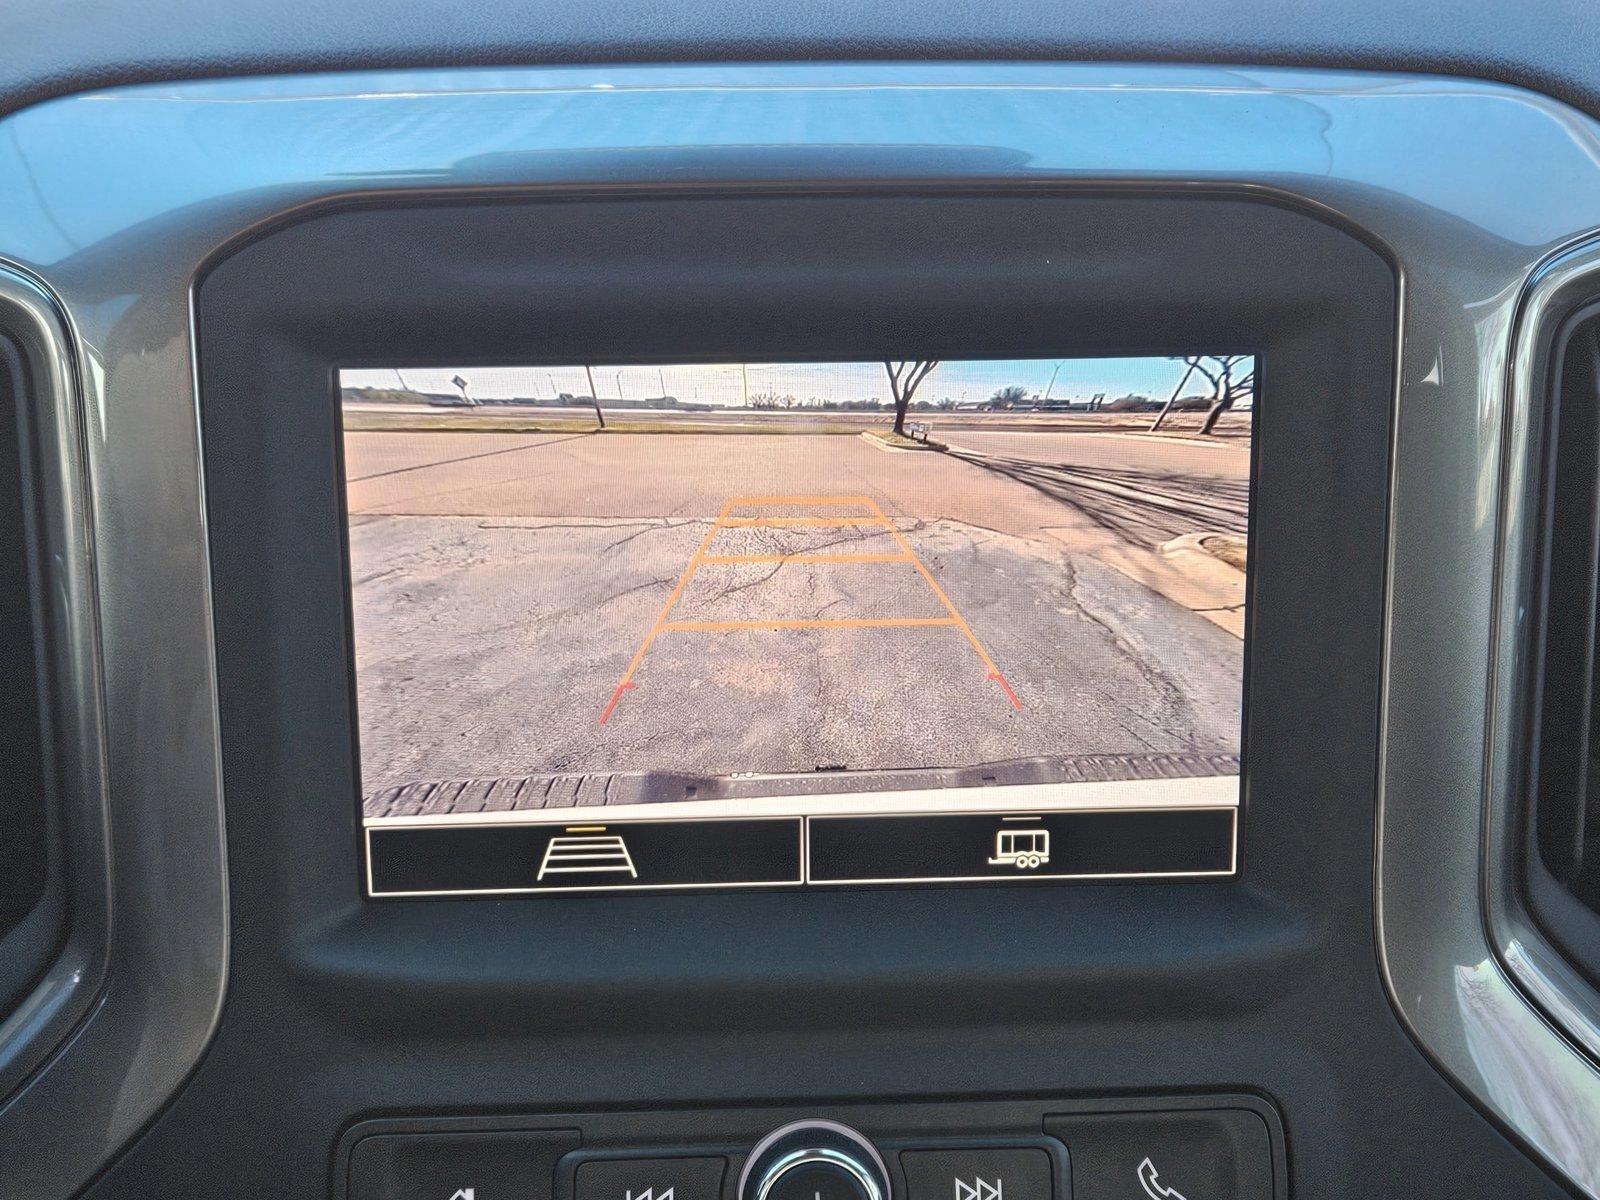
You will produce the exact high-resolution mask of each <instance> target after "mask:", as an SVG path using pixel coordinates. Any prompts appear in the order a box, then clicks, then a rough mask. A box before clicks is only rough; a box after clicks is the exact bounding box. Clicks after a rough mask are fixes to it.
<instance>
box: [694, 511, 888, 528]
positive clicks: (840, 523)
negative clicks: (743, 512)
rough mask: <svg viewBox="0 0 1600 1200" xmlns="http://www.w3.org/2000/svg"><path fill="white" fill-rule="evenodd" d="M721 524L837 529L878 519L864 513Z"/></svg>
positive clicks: (746, 519)
mask: <svg viewBox="0 0 1600 1200" xmlns="http://www.w3.org/2000/svg"><path fill="white" fill-rule="evenodd" d="M723 524H725V525H727V526H728V527H729V528H730V529H764V528H782V527H785V526H791V525H793V526H810V527H812V528H823V529H829V528H831V529H838V528H842V527H844V526H846V525H876V524H878V519H877V518H876V517H869V516H867V515H866V514H864V513H863V514H862V515H861V516H859V517H729V518H728V519H727V520H726V521H725V522H723Z"/></svg>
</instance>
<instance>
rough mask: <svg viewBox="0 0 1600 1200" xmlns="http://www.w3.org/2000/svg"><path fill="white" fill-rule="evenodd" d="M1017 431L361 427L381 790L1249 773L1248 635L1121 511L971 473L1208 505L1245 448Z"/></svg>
mask: <svg viewBox="0 0 1600 1200" xmlns="http://www.w3.org/2000/svg"><path fill="white" fill-rule="evenodd" d="M1001 436H1003V438H1004V443H1005V444H1004V445H1003V446H1001V447H1000V449H1001V450H1003V453H1000V454H997V453H993V451H994V450H995V449H996V447H995V446H993V445H992V444H986V442H985V441H984V440H977V439H974V444H971V445H963V447H962V450H963V455H961V456H957V455H947V454H939V453H933V452H914V453H889V452H885V451H883V450H881V449H878V448H876V447H875V446H873V445H871V444H869V443H868V442H867V441H865V440H864V439H861V438H854V437H848V436H821V435H809V436H807V435H802V436H773V435H750V436H740V435H692V434H686V435H658V434H625V433H609V434H604V435H594V436H585V435H570V434H568V435H560V434H555V435H520V434H519V435H512V434H471V433H459V432H457V433H448V434H414V433H353V434H349V435H347V437H346V469H347V474H348V478H349V481H350V482H349V486H348V493H349V496H348V499H349V507H350V512H351V521H352V529H351V557H352V578H353V580H354V588H355V629H356V639H357V662H358V688H359V701H360V716H361V737H362V762H363V778H364V790H365V791H366V792H367V793H368V794H369V795H374V794H376V793H378V792H381V791H382V790H384V789H386V788H391V787H393V786H396V785H399V784H403V783H408V782H413V781H418V780H442V779H466V778H483V777H492V776H512V775H527V774H539V773H563V772H589V771H593V772H631V771H674V772H684V773H703V774H725V773H732V772H750V771H757V772H783V771H810V770H814V769H817V768H825V769H839V768H845V769H854V770H880V769H894V768H911V767H926V766H966V765H972V764H978V763H988V762H998V761H1005V760H1009V759H1015V758H1022V757H1031V756H1049V755H1098V754H1117V753H1198V754H1215V753H1228V752H1236V751H1237V748H1238V740H1239V705H1240V693H1241V679H1240V675H1241V668H1242V647H1241V643H1240V641H1239V639H1238V638H1237V637H1235V636H1233V635H1232V634H1230V633H1229V632H1227V631H1226V630H1225V629H1223V628H1220V627H1219V626H1218V625H1217V624H1216V623H1215V622H1214V621H1212V620H1209V619H1207V617H1206V616H1205V615H1204V614H1203V613H1200V612H1197V611H1194V609H1195V608H1197V607H1200V606H1199V605H1194V604H1186V603H1183V602H1180V601H1178V600H1174V599H1172V598H1169V597H1168V596H1167V595H1164V594H1162V591H1161V590H1159V589H1158V588H1156V587H1152V586H1151V585H1150V581H1149V579H1141V578H1140V572H1139V571H1138V570H1130V569H1128V566H1127V563H1128V562H1139V561H1144V560H1149V561H1150V562H1152V563H1154V562H1156V560H1157V559H1158V558H1159V555H1158V554H1157V553H1156V552H1155V551H1152V550H1151V549H1150V547H1149V545H1148V544H1146V543H1145V542H1143V541H1140V540H1138V539H1136V538H1132V537H1130V535H1129V534H1128V533H1126V532H1125V531H1122V530H1119V529H1118V528H1115V527H1108V525H1107V524H1106V522H1105V521H1104V519H1103V513H1101V512H1100V511H1098V510H1099V509H1100V508H1102V507H1104V495H1103V494H1094V493H1093V492H1092V489H1091V490H1090V492H1089V493H1087V494H1085V495H1078V494H1069V495H1067V496H1065V497H1064V496H1062V495H1058V494H1053V493H1052V491H1051V490H1050V489H1049V488H1041V487H1039V486H1038V485H1036V484H1035V483H1033V482H1030V481H1028V480H1027V479H1025V478H1018V477H1017V476H1016V475H1015V474H1014V473H1011V472H1009V471H1007V470H1004V469H996V468H995V467H994V466H992V465H990V464H988V463H983V462H979V461H975V460H976V459H978V458H980V457H993V458H1005V459H1009V460H1015V461H1017V462H1023V463H1030V464H1035V465H1044V466H1047V467H1048V466H1061V467H1065V468H1066V469H1070V470H1079V471H1087V472H1091V473H1093V472H1102V473H1107V472H1116V471H1123V472H1127V471H1133V472H1136V473H1141V474H1144V475H1151V476H1154V477H1157V478H1158V479H1159V478H1160V477H1162V476H1171V477H1174V478H1179V479H1188V478H1197V479H1200V480H1202V481H1204V487H1205V488H1206V489H1207V494H1213V493H1215V492H1216V487H1214V486H1213V482H1214V481H1215V482H1216V483H1217V484H1219V485H1220V484H1226V483H1230V482H1231V483H1237V482H1238V481H1239V480H1240V479H1241V478H1242V476H1241V475H1240V470H1241V468H1242V470H1243V471H1244V472H1245V473H1247V472H1248V453H1247V452H1245V451H1242V450H1240V449H1238V448H1236V447H1233V446H1230V447H1226V448H1221V447H1219V448H1213V447H1211V446H1207V445H1199V446H1193V447H1191V446H1189V445H1187V444H1183V443H1179V442H1176V441H1172V442H1160V441H1157V442H1155V443H1154V444H1153V445H1147V444H1146V443H1147V440H1146V439H1141V438H1139V437H1137V436H1131V437H1123V436H1120V435H1105V434H1054V433H1051V434H1038V435H1028V434H1006V435H983V437H984V438H985V439H987V440H988V442H990V443H992V439H993V437H1001ZM1038 438H1046V439H1053V440H1057V441H1059V440H1060V439H1063V438H1065V439H1068V440H1069V442H1070V443H1079V442H1086V441H1097V440H1098V443H1099V444H1097V445H1093V446H1078V445H1071V444H1069V445H1065V446H1063V445H1053V446H1052V445H1046V444H1043V443H1041V442H1038V441H1037V440H1035V439H1038ZM1113 441H1115V442H1117V443H1121V445H1119V446H1116V447H1113V445H1112V442H1113ZM1096 456H1101V457H1102V458H1103V459H1104V461H1098V462H1097V461H1084V460H1093V459H1094V458H1095V457H1096ZM1207 456H1210V457H1207ZM1205 472H1209V473H1205ZM1107 478H1110V479H1111V480H1112V482H1116V480H1115V478H1114V477H1112V476H1109V475H1108V476H1107ZM763 497H779V498H780V499H778V500H762V499H761V498H763ZM1152 536H1153V535H1152ZM1119 555H1121V556H1122V557H1123V559H1124V560H1126V561H1121V562H1119V561H1118V558H1119ZM1130 556H1131V557H1130ZM1141 556H1142V557H1141ZM1151 569H1152V570H1154V569H1155V568H1154V567H1152V568H1151ZM1168 590H1171V589H1168ZM669 602H670V603H669Z"/></svg>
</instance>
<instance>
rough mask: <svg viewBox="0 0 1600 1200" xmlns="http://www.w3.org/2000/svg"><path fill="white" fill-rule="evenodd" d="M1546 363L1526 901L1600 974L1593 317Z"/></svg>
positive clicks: (1598, 352) (1598, 353) (1597, 328)
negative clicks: (1548, 382)
mask: <svg viewBox="0 0 1600 1200" xmlns="http://www.w3.org/2000/svg"><path fill="white" fill-rule="evenodd" d="M1553 363H1554V366H1555V370H1554V372H1553V373H1552V380H1553V382H1554V387H1553V394H1552V396H1551V404H1550V408H1549V410H1548V411H1549V423H1548V425H1547V428H1546V438H1545V460H1544V479H1545V488H1544V499H1543V512H1542V513H1541V522H1540V527H1541V529H1542V530H1543V531H1544V542H1543V546H1542V552H1541V560H1542V565H1543V571H1542V591H1543V595H1542V605H1541V608H1542V616H1543V620H1542V622H1541V623H1540V626H1539V628H1540V633H1541V636H1540V640H1539V645H1538V647H1537V652H1536V656H1535V666H1536V669H1535V674H1534V691H1535V694H1534V696H1533V697H1532V699H1533V700H1534V704H1533V705H1532V706H1531V709H1532V713H1533V730H1532V733H1533V735H1534V742H1533V744H1534V747H1535V759H1534V762H1533V763H1532V764H1531V768H1532V777H1531V779H1530V785H1531V786H1530V788H1529V795H1530V796H1531V797H1532V802H1531V805H1530V808H1529V818H1530V820H1529V835H1530V836H1529V855H1528V860H1527V865H1528V873H1527V874H1528V879H1527V882H1528V893H1529V897H1528V898H1529V901H1530V907H1531V909H1532V910H1533V912H1534V914H1535V916H1536V917H1538V918H1539V919H1540V923H1541V924H1542V925H1544V926H1545V928H1546V931H1547V932H1548V933H1549V934H1550V935H1551V936H1552V937H1553V938H1554V940H1555V941H1556V942H1557V943H1559V944H1560V945H1561V946H1562V947H1563V949H1564V950H1565V951H1566V952H1567V953H1568V954H1569V955H1570V956H1571V957H1572V959H1573V960H1574V962H1575V963H1576V965H1578V966H1579V967H1580V968H1581V969H1583V970H1584V972H1585V974H1587V975H1588V976H1589V977H1590V978H1591V979H1592V980H1597V981H1600V697H1597V695H1596V686H1597V679H1596V668H1597V653H1596V650H1597V643H1600V636H1597V629H1600V314H1597V313H1596V312H1595V310H1593V309H1590V310H1588V311H1587V312H1586V313H1584V314H1581V315H1580V316H1579V318H1578V319H1577V320H1575V321H1574V322H1573V323H1571V324H1570V325H1569V326H1568V328H1567V332H1566V335H1565V337H1564V339H1563V340H1562V341H1561V343H1560V344H1559V345H1558V346H1557V347H1556V354H1555V356H1554V358H1553Z"/></svg>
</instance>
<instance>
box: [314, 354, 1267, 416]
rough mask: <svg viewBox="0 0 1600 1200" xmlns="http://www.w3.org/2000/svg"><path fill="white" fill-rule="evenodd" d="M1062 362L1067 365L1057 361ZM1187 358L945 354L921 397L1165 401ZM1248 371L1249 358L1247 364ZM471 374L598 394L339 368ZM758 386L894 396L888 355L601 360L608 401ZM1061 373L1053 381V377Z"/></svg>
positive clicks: (472, 388) (526, 378)
mask: <svg viewBox="0 0 1600 1200" xmlns="http://www.w3.org/2000/svg"><path fill="white" fill-rule="evenodd" d="M1058 364H1059V369H1058ZM1185 369H1186V368H1185V367H1184V364H1183V363H1182V362H1179V361H1174V360H1173V359H1170V358H1066V359H1051V358H1012V359H985V360H965V361H952V362H942V363H940V364H939V366H938V367H936V368H935V369H934V371H933V373H932V374H931V375H929V376H928V378H927V380H926V382H924V383H923V384H922V386H921V387H919V388H918V389H917V393H916V396H915V399H917V400H928V401H931V402H937V401H939V400H943V399H946V398H949V399H952V400H955V401H956V402H957V403H963V402H966V401H976V400H986V399H988V398H989V396H990V395H992V394H993V393H994V392H995V391H996V390H997V389H999V388H1002V387H1008V386H1010V385H1012V384H1017V385H1020V386H1022V387H1025V388H1027V389H1028V390H1029V392H1030V393H1034V392H1037V393H1038V394H1040V395H1044V393H1045V390H1046V388H1049V394H1050V398H1051V399H1053V400H1062V399H1066V400H1087V399H1088V398H1089V397H1091V396H1093V395H1094V394H1095V393H1096V392H1104V393H1105V394H1106V398H1107V399H1108V400H1114V399H1116V398H1117V397H1118V396H1122V395H1126V394H1127V393H1129V392H1137V393H1140V394H1143V395H1147V396H1153V397H1156V398H1158V399H1162V400H1164V399H1166V398H1167V397H1168V396H1170V395H1171V394H1172V389H1173V388H1174V387H1176V386H1177V384H1178V381H1179V380H1180V379H1182V378H1183V373H1184V371H1185ZM1244 369H1245V370H1248V369H1249V368H1248V366H1246V367H1245V368H1244ZM457 375H459V376H460V377H461V378H462V379H465V380H466V381H467V388H468V392H469V394H470V395H472V396H473V397H474V398H476V399H479V400H489V399H504V398H507V397H513V396H524V397H528V398H530V399H536V400H540V399H542V400H550V399H554V398H555V397H556V396H557V395H558V394H559V393H561V392H570V393H572V394H573V395H577V396H587V395H588V394H589V384H588V381H587V380H586V379H585V377H584V370H583V367H581V366H576V367H460V368H455V367H442V368H427V367H404V368H401V369H400V370H399V372H398V374H397V373H396V372H395V371H394V370H388V369H384V370H350V371H343V372H341V373H340V383H341V384H342V385H343V386H344V387H378V388H394V387H399V386H401V380H402V379H403V380H404V386H405V387H407V388H409V389H412V390H415V391H422V392H447V393H454V392H455V391H456V388H455V387H454V386H453V385H452V384H451V382H450V381H451V379H452V378H453V377H455V376H457ZM746 376H748V379H749V394H750V395H752V396H756V395H760V394H761V393H764V392H769V393H776V394H777V395H780V396H783V395H793V396H794V397H795V399H796V401H797V402H800V403H804V402H805V401H806V400H808V399H811V398H813V397H815V398H818V399H821V400H841V401H842V400H870V399H872V398H873V397H874V396H876V397H877V398H878V399H880V400H882V401H884V402H885V403H887V402H888V401H889V399H890V392H889V380H888V376H887V375H886V373H885V372H884V368H883V364H882V363H881V362H856V363H748V364H740V363H696V364H683V363H675V364H670V365H663V366H623V367H616V366H603V367H595V368H594V383H595V390H596V391H598V392H599V393H600V401H601V403H602V404H603V403H604V402H605V401H606V400H612V399H616V398H618V397H619V396H621V397H624V398H626V399H630V400H638V399H645V398H648V397H653V396H660V395H663V394H665V395H669V396H676V397H677V398H678V399H679V400H680V401H682V402H684V403H695V404H721V405H739V404H743V403H744V396H745V379H746ZM1052 376H1054V383H1053V384H1052V382H1051V379H1052ZM1208 392H1209V385H1208V384H1207V383H1206V381H1205V379H1204V377H1202V376H1201V375H1199V374H1198V373H1196V374H1194V375H1192V376H1191V377H1190V379H1189V381H1188V383H1187V384H1186V385H1185V387H1184V394H1185V395H1191V394H1193V395H1201V394H1206V393H1208Z"/></svg>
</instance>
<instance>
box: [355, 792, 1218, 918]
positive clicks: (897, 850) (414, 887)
mask: <svg viewBox="0 0 1600 1200" xmlns="http://www.w3.org/2000/svg"><path fill="white" fill-rule="evenodd" d="M563 817H564V819H562V818H550V819H546V820H543V821H526V820H516V821H511V820H480V821H473V822H468V823H456V822H437V821H435V822H429V821H426V820H422V821H416V822H399V823H394V824H386V823H369V825H368V827H367V840H368V864H369V874H368V881H367V884H368V894H369V895H371V896H372V897H374V898H383V897H395V898H401V897H428V896H458V895H473V894H485V895H505V894H515V893H559V892H616V891H669V890H687V889H699V888H704V889H723V888H771V887H786V886H787V887H801V886H817V887H836V886H856V885H871V884H920V883H1026V882H1032V881H1038V882H1051V881H1054V882H1061V881H1070V880H1106V879H1129V878H1142V877H1149V878H1178V879H1182V878H1194V879H1205V878H1229V877H1232V876H1233V875H1234V874H1235V872H1236V870H1237V859H1236V846H1237V832H1238V831H1237V825H1238V807H1237V805H1236V804H1214V805H1194V806H1165V807H1148V808H1143V807H1136V806H1123V807H1118V808H1106V809H1087V810H1078V809H1074V810H1062V811H1048V810H1047V811H1034V812H1017V811H999V812H982V811H978V812H972V811H959V810H957V811H944V812H935V813H895V814H882V815H879V814H850V815H827V816H819V815H805V814H803V813H794V814H791V815H784V816H773V817H764V818H749V819H728V820H714V819H693V818H685V819H673V820H648V819H622V820H617V819H615V815H614V812H613V813H610V814H607V819H606V820H605V821H604V822H601V821H593V822H588V823H579V822H574V821H573V819H572V815H571V814H570V813H567V814H563Z"/></svg>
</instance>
